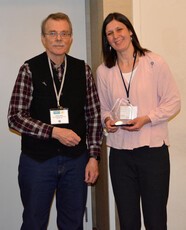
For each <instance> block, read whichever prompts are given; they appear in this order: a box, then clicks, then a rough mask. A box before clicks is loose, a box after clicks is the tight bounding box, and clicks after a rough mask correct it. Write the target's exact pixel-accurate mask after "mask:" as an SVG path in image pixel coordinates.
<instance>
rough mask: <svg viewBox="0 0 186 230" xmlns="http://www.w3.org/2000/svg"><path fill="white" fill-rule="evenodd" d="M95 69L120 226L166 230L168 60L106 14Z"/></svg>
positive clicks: (173, 101)
mask: <svg viewBox="0 0 186 230" xmlns="http://www.w3.org/2000/svg"><path fill="white" fill-rule="evenodd" d="M102 50H103V60H104V61H103V63H102V64H101V65H100V66H99V67H98V69H97V86H98V93H99V97H100V101H101V115H102V123H103V125H104V127H105V129H106V132H107V133H108V135H107V145H108V146H109V147H110V156H109V157H110V159H109V162H110V163H109V167H110V175H111V181H112V186H113V191H114V196H115V201H116V205H117V209H118V214H119V220H120V228H121V230H129V229H130V230H139V229H140V228H141V216H140V215H141V214H140V202H141V204H142V211H143V218H144V225H145V227H146V229H148V230H166V229H167V213H166V206H167V200H168V193H169V175H170V163H169V151H168V146H169V140H168V130H167V125H168V124H167V123H168V120H170V119H171V118H172V117H174V116H175V115H176V114H177V113H178V112H179V110H180V96H179V92H178V89H177V87H176V84H175V81H174V79H173V77H172V74H171V72H170V70H169V67H168V65H167V64H166V62H165V61H164V60H163V58H162V57H160V56H159V55H157V54H155V53H153V52H151V51H149V50H147V49H144V48H142V47H141V45H140V43H139V41H138V38H137V35H136V33H135V30H134V28H133V26H132V24H131V22H130V21H129V20H128V18H127V17H126V16H124V15H122V14H120V13H111V14H109V15H108V16H107V17H106V18H105V20H104V22H103V26H102Z"/></svg>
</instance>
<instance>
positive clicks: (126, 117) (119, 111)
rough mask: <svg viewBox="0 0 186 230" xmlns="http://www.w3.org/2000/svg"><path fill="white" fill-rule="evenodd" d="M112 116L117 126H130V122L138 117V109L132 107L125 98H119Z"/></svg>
mask: <svg viewBox="0 0 186 230" xmlns="http://www.w3.org/2000/svg"><path fill="white" fill-rule="evenodd" d="M111 115H112V118H113V120H114V121H115V126H129V125H131V124H128V121H130V120H132V119H134V118H135V117H137V107H136V106H132V105H131V104H130V103H129V102H128V100H126V99H124V98H118V99H117V100H116V103H115V104H114V106H113V108H112V110H111Z"/></svg>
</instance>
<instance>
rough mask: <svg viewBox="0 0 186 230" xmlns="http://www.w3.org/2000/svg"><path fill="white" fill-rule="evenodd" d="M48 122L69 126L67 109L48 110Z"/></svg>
mask: <svg viewBox="0 0 186 230" xmlns="http://www.w3.org/2000/svg"><path fill="white" fill-rule="evenodd" d="M50 122H51V124H52V125H54V124H69V115H68V109H64V108H63V109H50Z"/></svg>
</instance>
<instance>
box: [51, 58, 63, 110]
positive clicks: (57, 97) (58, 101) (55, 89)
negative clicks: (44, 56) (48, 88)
mask: <svg viewBox="0 0 186 230" xmlns="http://www.w3.org/2000/svg"><path fill="white" fill-rule="evenodd" d="M64 61H65V65H64V71H63V76H62V80H61V86H60V89H59V93H57V88H56V84H55V81H54V74H53V70H52V65H51V61H50V59H49V57H48V64H49V67H50V72H51V76H52V82H53V86H54V91H55V95H56V100H57V107H58V108H62V106H60V96H61V92H62V89H63V85H64V81H65V74H66V69H67V59H66V56H65V60H64Z"/></svg>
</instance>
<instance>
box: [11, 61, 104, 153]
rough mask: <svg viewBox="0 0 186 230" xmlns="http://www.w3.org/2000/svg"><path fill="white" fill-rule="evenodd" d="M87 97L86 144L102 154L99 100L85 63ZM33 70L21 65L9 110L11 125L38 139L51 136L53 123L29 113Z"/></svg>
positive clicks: (26, 65)
mask: <svg viewBox="0 0 186 230" xmlns="http://www.w3.org/2000/svg"><path fill="white" fill-rule="evenodd" d="M86 84H87V100H86V106H85V116H86V123H87V144H88V148H89V151H90V155H91V156H99V155H100V148H101V147H100V146H101V142H102V125H101V118H100V102H99V98H98V94H97V90H96V86H95V83H94V80H93V76H92V72H91V69H90V67H89V66H88V65H87V64H86ZM32 92H33V84H32V73H31V71H30V70H29V66H28V64H24V65H22V66H21V68H20V70H19V73H18V76H17V79H16V82H15V85H14V88H13V92H12V96H11V99H10V104H9V110H8V124H9V127H10V128H11V129H13V130H15V131H17V132H19V133H21V134H27V135H30V136H33V137H36V138H41V139H48V138H51V134H52V129H53V126H52V125H50V124H46V123H43V122H41V121H39V120H35V119H33V118H32V117H31V116H30V105H31V101H32Z"/></svg>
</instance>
